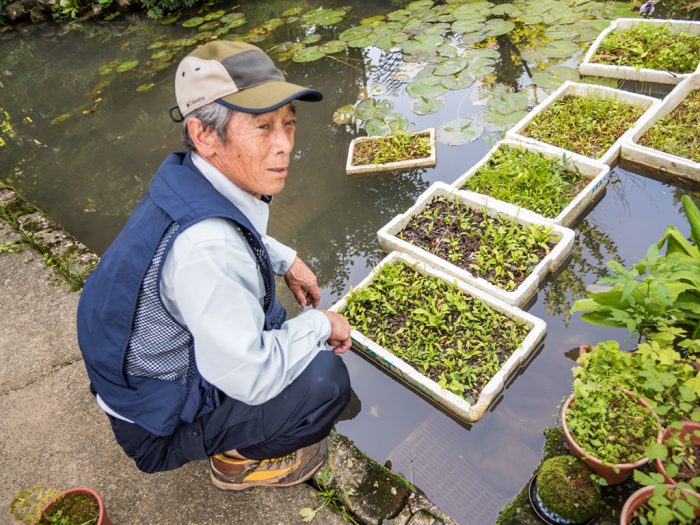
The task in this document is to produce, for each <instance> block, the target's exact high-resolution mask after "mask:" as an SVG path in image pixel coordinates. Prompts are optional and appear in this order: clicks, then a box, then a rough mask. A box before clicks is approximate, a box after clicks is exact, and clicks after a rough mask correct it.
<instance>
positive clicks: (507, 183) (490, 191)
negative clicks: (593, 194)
mask: <svg viewBox="0 0 700 525" xmlns="http://www.w3.org/2000/svg"><path fill="white" fill-rule="evenodd" d="M589 180H590V179H587V178H584V177H583V176H582V175H581V173H579V171H578V170H577V169H576V168H575V167H574V166H573V164H571V163H570V162H567V161H566V159H564V158H562V159H548V158H546V157H545V156H544V155H542V153H538V152H533V151H528V150H521V149H518V148H512V147H510V146H501V147H500V148H498V149H497V150H496V151H495V152H494V154H493V155H492V156H491V158H490V159H489V160H488V162H486V164H484V165H483V166H482V167H481V168H479V170H478V171H477V172H476V173H475V174H474V175H473V176H471V177H469V179H467V181H465V183H464V185H463V186H462V188H463V189H465V190H470V191H475V192H477V193H482V194H484V195H489V196H491V197H494V198H496V199H500V200H502V201H505V202H509V203H511V204H515V205H517V206H522V207H523V208H527V209H528V210H532V211H534V212H537V213H539V214H540V215H543V216H544V217H549V218H554V217H556V216H557V215H559V214H560V213H561V211H562V210H563V209H564V208H566V207H567V206H568V205H569V204H570V203H571V201H572V200H573V198H574V197H575V196H576V195H577V194H578V193H579V192H580V191H581V190H583V188H584V187H585V186H586V184H588V182H589Z"/></svg>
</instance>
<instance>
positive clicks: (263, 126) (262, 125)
mask: <svg viewBox="0 0 700 525" xmlns="http://www.w3.org/2000/svg"><path fill="white" fill-rule="evenodd" d="M258 129H270V125H269V124H258Z"/></svg>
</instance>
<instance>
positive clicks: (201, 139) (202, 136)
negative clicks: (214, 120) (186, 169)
mask: <svg viewBox="0 0 700 525" xmlns="http://www.w3.org/2000/svg"><path fill="white" fill-rule="evenodd" d="M187 132H188V133H189V135H190V138H191V139H192V142H194V146H195V149H196V150H197V152H198V153H199V154H200V155H202V156H203V157H211V156H212V155H213V154H214V153H215V151H216V150H217V149H218V147H219V146H220V145H221V140H220V139H219V136H218V135H217V133H216V130H214V129H213V128H208V129H207V128H205V127H204V124H203V123H202V121H201V120H199V119H198V118H191V119H190V120H188V121H187Z"/></svg>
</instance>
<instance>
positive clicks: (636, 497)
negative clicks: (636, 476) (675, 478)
mask: <svg viewBox="0 0 700 525" xmlns="http://www.w3.org/2000/svg"><path fill="white" fill-rule="evenodd" d="M665 486H666V487H668V488H670V489H673V488H675V485H665ZM654 488H655V487H642V488H641V489H639V490H637V491H636V492H633V493H632V494H631V495H630V497H629V498H627V501H625V505H624V506H623V507H622V512H621V513H620V525H630V523H632V517H633V516H634V513H635V512H636V511H637V509H638V508H639V507H641V506H642V505H644V504H645V503H646V502H647V501H649V498H651V496H652V494H653V493H654ZM681 490H682V492H683V494H684V495H685V497H686V498H695V499H697V500H699V501H700V494H698V493H697V492H692V491H690V490H687V489H681ZM695 515H696V516H700V507H698V508H696V509H695Z"/></svg>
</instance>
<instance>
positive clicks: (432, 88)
mask: <svg viewBox="0 0 700 525" xmlns="http://www.w3.org/2000/svg"><path fill="white" fill-rule="evenodd" d="M442 80H443V79H442V77H436V76H431V77H425V78H419V79H417V80H414V81H413V82H411V83H410V84H409V85H408V86H407V87H406V91H407V92H408V95H409V96H410V97H412V98H421V97H423V98H434V97H439V96H440V95H442V94H444V93H445V92H446V91H447V88H446V87H445V86H443V85H442Z"/></svg>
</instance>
